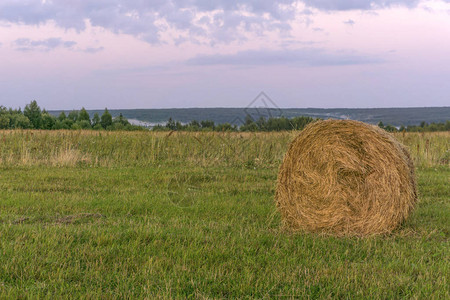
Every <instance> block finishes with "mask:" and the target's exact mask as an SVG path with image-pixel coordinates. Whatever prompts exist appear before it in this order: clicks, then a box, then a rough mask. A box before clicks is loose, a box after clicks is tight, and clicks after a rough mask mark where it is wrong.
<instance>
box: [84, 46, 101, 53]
mask: <svg viewBox="0 0 450 300" xmlns="http://www.w3.org/2000/svg"><path fill="white" fill-rule="evenodd" d="M104 49H105V48H104V47H97V48H94V47H88V48H86V49H83V50H82V51H83V52H85V53H97V52H100V51H103V50H104Z"/></svg>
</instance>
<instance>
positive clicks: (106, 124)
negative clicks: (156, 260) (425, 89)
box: [0, 100, 450, 132]
mask: <svg viewBox="0 0 450 300" xmlns="http://www.w3.org/2000/svg"><path fill="white" fill-rule="evenodd" d="M317 120H321V118H313V117H310V116H296V117H291V118H287V117H269V118H265V117H262V116H260V117H259V118H258V119H255V118H254V117H252V116H251V115H249V114H247V115H246V117H245V120H244V121H243V124H242V125H240V126H238V125H236V124H231V123H228V122H225V123H219V124H216V123H215V122H214V121H212V120H202V121H197V120H193V121H190V122H189V123H187V124H182V123H181V122H180V121H176V120H174V119H172V118H169V120H168V121H167V123H166V124H164V125H161V124H158V125H155V126H153V128H152V130H154V131H250V132H255V131H285V130H301V129H303V128H304V127H305V126H306V125H307V124H309V123H311V122H314V121H317ZM378 126H379V127H381V128H383V129H385V130H386V131H389V132H396V131H406V132H434V131H450V120H447V121H446V122H441V123H427V122H425V121H423V122H421V123H420V125H408V126H403V125H402V126H400V127H399V128H397V127H394V126H392V125H389V124H386V125H385V124H383V122H381V121H380V122H379V123H378ZM0 129H44V130H58V129H74V130H77V129H92V130H110V131H115V130H129V131H131V130H149V128H146V127H143V126H138V125H133V124H131V123H130V122H129V121H128V120H127V119H126V118H125V117H124V116H123V115H122V113H120V114H119V115H118V116H116V117H114V118H113V117H112V115H111V113H110V112H109V111H108V109H107V108H105V110H104V111H103V113H102V114H101V115H100V113H98V112H95V113H94V115H93V117H92V118H91V117H90V115H89V113H88V112H87V111H86V109H85V108H81V109H80V110H72V111H70V112H69V113H68V114H67V115H66V113H65V112H64V111H61V112H59V114H58V115H57V116H55V115H53V114H51V113H49V112H47V111H46V110H45V109H41V108H40V107H39V105H38V104H37V102H36V101H35V100H34V101H31V103H30V104H27V105H26V106H25V108H24V110H23V111H22V110H21V109H20V108H19V109H12V108H9V109H8V108H6V107H3V106H0Z"/></svg>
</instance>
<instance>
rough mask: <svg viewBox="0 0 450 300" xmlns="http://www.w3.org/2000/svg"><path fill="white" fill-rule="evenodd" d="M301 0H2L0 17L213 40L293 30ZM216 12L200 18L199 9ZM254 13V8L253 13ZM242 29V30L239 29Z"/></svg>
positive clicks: (151, 37)
mask: <svg viewBox="0 0 450 300" xmlns="http://www.w3.org/2000/svg"><path fill="white" fill-rule="evenodd" d="M296 2H297V0H212V1H211V0H154V1H142V0H139V1H129V0H112V1H111V0H96V1H76V2H73V1H67V0H53V1H47V2H45V3H43V2H42V1H41V0H23V1H20V3H18V1H15V0H2V1H1V3H0V20H3V21H7V22H12V23H22V24H29V25H37V24H43V23H46V22H48V21H54V22H55V23H56V24H57V25H58V26H60V27H62V28H66V29H69V28H70V29H75V30H77V31H82V30H84V29H85V26H86V25H85V20H86V19H88V20H89V21H90V22H91V24H93V25H94V26H101V27H103V28H106V29H108V30H111V31H113V32H115V33H124V34H130V35H133V36H136V37H138V38H140V39H142V40H144V41H147V42H149V43H158V42H159V41H160V35H161V33H163V32H165V31H166V30H168V28H166V27H165V26H163V25H161V22H158V21H159V20H165V21H166V22H167V23H168V24H169V26H170V27H173V28H176V29H178V30H182V31H185V36H186V37H190V38H192V37H206V38H208V39H210V40H211V41H212V42H222V41H224V42H228V41H233V40H236V39H242V38H243V36H244V34H243V33H242V31H245V32H256V33H261V32H264V31H268V30H269V31H275V30H281V31H283V30H289V29H290V27H289V25H288V21H289V20H292V19H293V18H294V17H295V8H294V6H293V5H292V4H293V3H296ZM202 12H210V13H214V16H213V17H212V18H209V19H204V20H202V22H197V16H198V13H202ZM249 13H250V14H249ZM238 32H239V34H238Z"/></svg>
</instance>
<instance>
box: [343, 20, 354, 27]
mask: <svg viewBox="0 0 450 300" xmlns="http://www.w3.org/2000/svg"><path fill="white" fill-rule="evenodd" d="M343 23H344V24H345V25H349V26H353V25H355V21H353V20H352V19H348V20H347V21H344V22H343Z"/></svg>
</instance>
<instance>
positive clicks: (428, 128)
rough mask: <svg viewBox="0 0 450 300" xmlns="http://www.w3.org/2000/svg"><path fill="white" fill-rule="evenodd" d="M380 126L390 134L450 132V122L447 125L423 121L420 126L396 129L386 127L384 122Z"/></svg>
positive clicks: (389, 126) (390, 126)
mask: <svg viewBox="0 0 450 300" xmlns="http://www.w3.org/2000/svg"><path fill="white" fill-rule="evenodd" d="M378 126H379V127H380V128H383V129H384V130H386V131H389V132H436V131H450V120H447V121H446V122H445V123H443V122H442V123H434V122H433V123H431V124H428V123H427V122H425V121H423V122H421V123H420V125H408V126H403V125H402V126H400V127H399V128H396V127H394V126H392V125H389V124H388V125H384V124H383V122H379V123H378Z"/></svg>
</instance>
